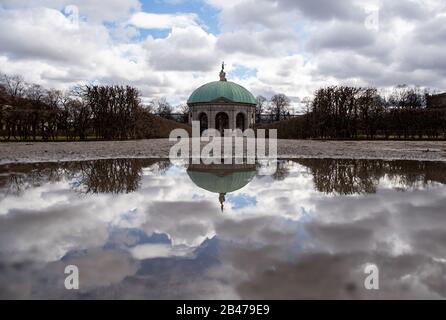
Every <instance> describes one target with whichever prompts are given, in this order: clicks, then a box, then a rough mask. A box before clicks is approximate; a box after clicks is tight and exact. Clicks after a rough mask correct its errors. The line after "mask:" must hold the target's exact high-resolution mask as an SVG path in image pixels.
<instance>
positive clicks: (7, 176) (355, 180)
mask: <svg viewBox="0 0 446 320" xmlns="http://www.w3.org/2000/svg"><path fill="white" fill-rule="evenodd" d="M293 163H298V164H300V165H302V166H304V167H306V168H307V169H308V172H309V173H310V174H311V175H312V176H313V180H314V186H315V189H316V190H317V191H320V192H324V193H337V194H343V195H347V194H364V193H374V192H376V190H377V187H378V185H379V183H380V182H382V181H383V179H384V178H386V179H387V180H388V181H389V183H390V185H391V186H392V187H394V188H398V189H401V190H407V189H410V188H423V187H426V186H428V185H430V184H432V183H434V182H438V183H442V184H446V163H442V162H421V161H383V160H352V159H298V160H297V159H296V160H292V161H279V162H278V163H277V171H276V172H275V173H274V174H273V176H272V178H273V179H274V180H277V181H282V180H285V179H286V178H287V177H288V176H289V174H290V168H291V165H292V164H293ZM170 166H171V163H170V162H169V161H168V160H160V159H107V160H93V161H76V162H61V163H36V164H11V165H3V166H0V188H2V189H3V190H5V192H4V193H6V194H7V193H12V194H20V193H22V192H23V191H24V190H26V189H27V188H30V187H38V186H40V185H42V184H44V183H48V182H58V181H61V180H62V179H63V178H68V179H70V180H71V182H72V183H71V185H72V187H73V188H74V189H76V190H78V191H80V192H84V193H129V192H134V191H136V190H137V189H138V188H139V186H140V183H141V177H142V172H143V169H144V168H149V169H150V171H152V172H153V173H155V174H163V173H164V172H165V171H167V170H168V169H169V168H170ZM217 166H218V165H217ZM256 169H257V170H258V169H259V167H258V166H257V167H256V166H254V165H250V166H248V165H242V166H241V167H237V166H236V165H219V167H216V166H215V165H202V164H200V165H191V166H189V167H188V171H187V172H188V175H189V177H190V178H191V179H192V181H193V182H194V183H195V184H196V185H198V186H199V187H201V188H204V189H206V190H209V191H211V192H216V193H218V194H219V200H220V202H221V203H223V202H224V200H225V195H226V193H228V192H233V191H235V190H238V189H240V188H242V187H244V186H245V185H246V184H248V183H249V181H251V179H252V178H253V176H254V175H255V170H256ZM234 186H235V187H237V188H236V189H234ZM210 189H212V190H210Z"/></svg>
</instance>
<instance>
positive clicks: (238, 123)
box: [235, 112, 246, 131]
mask: <svg viewBox="0 0 446 320" xmlns="http://www.w3.org/2000/svg"><path fill="white" fill-rule="evenodd" d="M235 127H236V128H237V129H240V130H242V131H245V129H246V128H245V115H244V114H243V113H241V112H240V113H239V114H237V117H236V118H235Z"/></svg>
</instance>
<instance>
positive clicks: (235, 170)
mask: <svg viewBox="0 0 446 320" xmlns="http://www.w3.org/2000/svg"><path fill="white" fill-rule="evenodd" d="M187 174H188V175H189V177H190V179H191V180H192V181H193V183H195V184H196V185H197V186H198V187H200V188H202V189H205V190H207V191H210V192H214V193H218V194H220V197H219V200H220V203H221V206H222V209H223V202H224V201H225V195H226V193H229V192H234V191H236V190H239V189H241V188H243V187H244V186H246V185H247V184H248V183H249V182H250V181H251V180H252V179H253V178H254V176H255V175H256V170H255V165H246V164H242V165H224V164H221V165H203V164H197V165H190V166H189V168H188V169H187Z"/></svg>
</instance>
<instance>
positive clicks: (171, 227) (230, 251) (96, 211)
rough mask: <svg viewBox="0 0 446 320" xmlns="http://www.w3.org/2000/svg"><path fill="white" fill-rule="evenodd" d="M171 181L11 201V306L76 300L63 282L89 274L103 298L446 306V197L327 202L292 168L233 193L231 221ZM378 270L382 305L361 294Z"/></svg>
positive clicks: (7, 202)
mask: <svg viewBox="0 0 446 320" xmlns="http://www.w3.org/2000/svg"><path fill="white" fill-rule="evenodd" d="M160 170H164V169H163V167H158V166H154V168H153V167H151V169H150V170H148V169H144V170H143V172H144V174H143V176H142V178H141V182H140V187H139V189H138V190H137V191H135V192H132V193H122V194H107V193H99V194H87V195H82V194H79V193H76V192H73V190H72V189H71V188H70V183H69V180H68V179H62V180H60V181H58V182H54V183H48V182H47V183H42V184H41V185H40V186H38V187H32V188H29V189H28V190H26V192H24V193H23V194H21V195H20V196H15V195H6V196H3V197H2V198H1V200H0V208H1V210H2V214H3V215H2V216H0V219H1V220H0V261H1V263H2V264H3V268H4V270H5V272H4V273H3V274H2V276H0V287H1V289H2V290H0V291H1V292H3V293H2V295H10V296H11V297H19V296H20V297H29V296H30V295H31V294H33V295H34V296H39V295H40V296H46V295H48V296H55V297H57V296H64V297H67V295H68V293H67V292H64V291H63V290H59V289H55V287H57V286H56V285H57V284H58V283H59V282H60V281H63V279H62V280H61V279H60V278H58V277H57V275H60V274H63V271H62V272H61V273H60V270H62V267H63V266H65V265H66V264H79V266H80V268H81V270H83V269H85V270H86V272H87V273H85V278H83V281H86V282H84V283H86V286H85V287H84V290H85V291H83V292H82V294H83V295H85V296H84V297H93V298H94V297H112V298H113V297H146V298H150V297H152V298H160V297H164V298H169V297H170V298H175V297H177V298H181V297H183V298H184V297H187V298H210V297H224V298H419V297H432V298H438V297H441V296H446V285H443V284H444V283H446V281H444V280H445V276H444V274H446V273H445V272H444V271H446V270H445V268H446V265H445V264H444V262H443V261H444V259H446V237H445V234H446V215H445V214H444V208H445V207H446V197H445V196H444V195H445V191H446V187H445V186H444V185H440V184H438V183H435V184H432V185H430V186H429V188H427V189H426V188H425V187H424V185H420V186H419V185H418V184H412V186H415V187H413V188H411V189H409V191H407V192H400V191H398V190H395V189H394V186H396V187H398V188H400V186H401V181H402V180H401V179H395V178H392V179H388V178H387V177H384V178H382V180H380V182H379V184H378V186H377V188H376V193H372V194H359V195H358V194H349V195H342V196H341V195H336V194H324V193H321V192H318V191H316V190H315V189H314V188H315V184H314V181H313V176H312V175H311V174H309V173H308V170H307V169H305V166H304V165H301V164H297V163H289V165H288V167H287V169H286V170H287V174H286V175H283V176H280V175H279V176H278V177H277V179H273V178H271V177H256V178H255V179H253V180H252V181H251V182H250V183H249V184H247V185H246V186H245V187H243V188H242V189H240V190H238V191H235V192H233V193H230V194H229V195H228V196H227V201H228V202H229V203H231V205H230V206H226V207H225V211H224V213H221V212H220V207H219V203H218V198H217V197H216V194H215V193H211V192H208V191H205V190H202V189H199V188H197V187H196V186H195V185H193V184H192V183H191V181H190V179H189V177H188V176H187V174H186V172H185V168H176V167H169V168H168V169H167V170H164V171H163V172H162V174H159V173H160ZM393 183H395V185H394V184H393ZM29 208H33V209H29ZM61 259H62V260H61ZM25 261H33V263H32V264H30V265H27V266H25V267H24V268H23V269H21V270H20V271H19V270H16V269H14V268H13V267H11V266H12V263H11V262H16V263H23V264H24V265H26V264H25ZM371 261H372V262H374V263H376V264H377V265H378V266H379V267H380V270H381V271H382V272H381V273H380V274H381V276H382V279H380V284H381V290H379V291H378V292H368V291H365V290H364V288H363V287H362V283H363V280H364V273H363V270H362V269H361V266H363V265H364V264H365V263H369V262H371ZM101 272H102V273H104V274H100V273H101ZM9 279H13V280H14V281H15V282H16V284H13V283H12V281H11V280H9ZM186 279H187V280H186ZM87 283H88V284H87ZM104 288H108V289H107V290H104ZM50 293H51V294H50ZM71 294H72V293H71Z"/></svg>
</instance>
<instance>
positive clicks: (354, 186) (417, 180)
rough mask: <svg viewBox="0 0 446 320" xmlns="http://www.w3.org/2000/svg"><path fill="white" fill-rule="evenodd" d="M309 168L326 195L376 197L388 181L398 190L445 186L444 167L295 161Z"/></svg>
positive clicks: (413, 163)
mask: <svg viewBox="0 0 446 320" xmlns="http://www.w3.org/2000/svg"><path fill="white" fill-rule="evenodd" d="M294 161H295V162H297V163H299V164H300V165H303V166H305V167H307V168H308V170H309V172H310V173H311V174H312V175H313V180H314V185H315V189H316V190H317V191H320V192H325V193H338V194H343V195H347V194H361V193H375V192H376V189H377V187H378V184H379V182H380V181H381V180H382V179H383V178H384V177H386V178H388V179H389V181H390V183H391V185H392V186H394V187H397V188H399V189H401V190H403V191H404V190H407V189H410V188H417V187H426V186H428V185H430V184H432V183H433V182H438V183H442V184H445V183H446V163H442V162H421V161H406V160H404V161H403V160H400V161H383V160H353V159H299V160H294Z"/></svg>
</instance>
